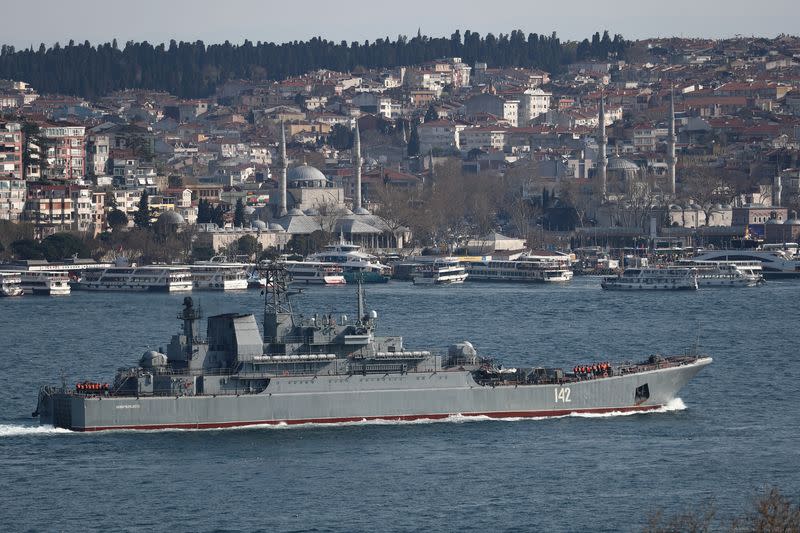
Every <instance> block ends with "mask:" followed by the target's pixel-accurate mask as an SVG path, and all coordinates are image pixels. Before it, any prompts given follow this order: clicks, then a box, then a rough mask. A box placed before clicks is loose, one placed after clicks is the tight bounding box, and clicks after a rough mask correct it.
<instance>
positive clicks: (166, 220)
mask: <svg viewBox="0 0 800 533" xmlns="http://www.w3.org/2000/svg"><path fill="white" fill-rule="evenodd" d="M156 223H157V224H169V225H174V226H183V225H184V224H186V221H185V220H184V219H183V217H182V216H181V214H180V213H178V212H177V211H164V212H163V213H161V214H160V215H158V220H157V222H156Z"/></svg>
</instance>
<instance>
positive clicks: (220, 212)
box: [210, 204, 226, 228]
mask: <svg viewBox="0 0 800 533" xmlns="http://www.w3.org/2000/svg"><path fill="white" fill-rule="evenodd" d="M225 212H226V211H225V208H223V207H222V205H220V204H217V206H216V207H214V209H213V210H212V213H211V220H210V222H213V223H214V224H216V225H217V226H219V227H220V228H224V227H225Z"/></svg>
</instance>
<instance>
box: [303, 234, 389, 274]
mask: <svg viewBox="0 0 800 533" xmlns="http://www.w3.org/2000/svg"><path fill="white" fill-rule="evenodd" d="M307 259H308V261H312V262H313V261H318V262H323V263H335V264H337V265H339V266H341V267H342V271H343V274H344V279H345V280H347V281H348V282H350V283H352V282H354V281H356V279H357V278H360V279H361V281H362V282H364V283H386V282H387V281H389V274H390V272H391V270H392V269H391V268H389V267H388V266H386V265H384V264H381V262H380V261H378V258H377V257H375V256H374V255H370V254H368V253H364V252H362V251H361V246H358V245H357V244H347V243H340V244H331V245H329V246H325V248H323V250H322V251H321V252H318V253H315V254H311V255H309V256H308V258H307Z"/></svg>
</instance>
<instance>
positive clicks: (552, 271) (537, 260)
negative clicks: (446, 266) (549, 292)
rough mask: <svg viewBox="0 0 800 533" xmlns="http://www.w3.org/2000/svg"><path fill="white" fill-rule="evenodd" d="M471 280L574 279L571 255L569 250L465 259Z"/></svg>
mask: <svg viewBox="0 0 800 533" xmlns="http://www.w3.org/2000/svg"><path fill="white" fill-rule="evenodd" d="M466 271H467V274H469V280H470V281H506V282H518V283H551V282H565V281H570V280H571V279H572V275H573V274H572V267H571V260H570V257H569V256H568V255H566V254H548V255H542V254H534V253H528V254H523V255H520V256H519V257H518V258H516V259H492V257H491V256H489V257H484V258H481V259H480V260H469V261H467V262H466Z"/></svg>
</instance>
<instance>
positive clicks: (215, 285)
mask: <svg viewBox="0 0 800 533" xmlns="http://www.w3.org/2000/svg"><path fill="white" fill-rule="evenodd" d="M189 271H190V272H191V273H192V285H193V286H194V288H195V289H197V290H208V291H237V290H244V289H247V279H248V275H247V269H246V268H245V267H244V266H238V265H222V264H216V265H211V264H195V265H191V266H190V267H189Z"/></svg>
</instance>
